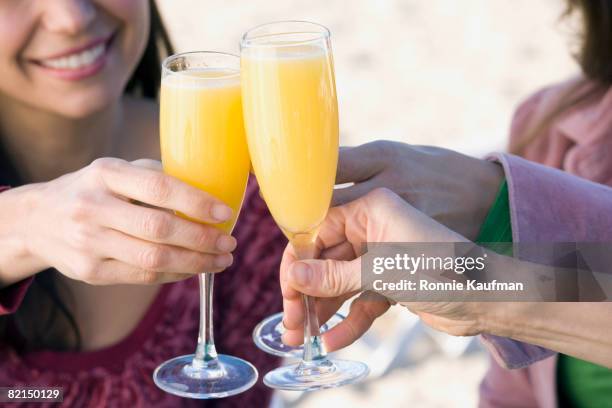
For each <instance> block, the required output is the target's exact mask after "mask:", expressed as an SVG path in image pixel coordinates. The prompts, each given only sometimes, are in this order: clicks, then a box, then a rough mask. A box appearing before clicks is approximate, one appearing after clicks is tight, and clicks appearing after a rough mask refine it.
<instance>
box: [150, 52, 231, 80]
mask: <svg viewBox="0 0 612 408" xmlns="http://www.w3.org/2000/svg"><path fill="white" fill-rule="evenodd" d="M206 55H218V56H221V57H231V58H232V59H236V62H237V63H238V64H237V68H236V72H235V73H228V74H227V75H221V76H216V77H210V78H206V77H198V76H190V78H193V80H194V81H216V80H220V79H229V78H234V77H239V76H240V56H238V55H236V54H232V53H231V52H224V51H186V52H179V53H176V54H172V55H169V56H167V57H166V58H164V60H163V61H162V63H161V69H162V77H163V76H165V75H181V74H183V75H184V73H185V72H187V71H189V70H183V71H173V70H172V69H170V68H168V65H169V64H170V63H171V62H172V61H174V60H176V59H179V58H183V57H195V56H206ZM211 68H231V67H228V66H211ZM232 69H233V68H232Z"/></svg>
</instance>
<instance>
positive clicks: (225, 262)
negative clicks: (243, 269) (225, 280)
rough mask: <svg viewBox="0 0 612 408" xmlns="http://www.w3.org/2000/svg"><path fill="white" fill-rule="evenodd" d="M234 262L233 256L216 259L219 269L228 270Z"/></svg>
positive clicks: (225, 255)
mask: <svg viewBox="0 0 612 408" xmlns="http://www.w3.org/2000/svg"><path fill="white" fill-rule="evenodd" d="M232 262H234V257H233V256H232V254H223V255H217V256H216V257H215V266H216V267H217V268H227V267H228V266H230V265H231V264H232Z"/></svg>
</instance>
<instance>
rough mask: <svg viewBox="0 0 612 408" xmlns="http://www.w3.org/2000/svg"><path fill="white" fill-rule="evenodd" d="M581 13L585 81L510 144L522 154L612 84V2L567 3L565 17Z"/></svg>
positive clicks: (581, 62)
mask: <svg viewBox="0 0 612 408" xmlns="http://www.w3.org/2000/svg"><path fill="white" fill-rule="evenodd" d="M575 14H579V19H580V31H579V32H578V33H576V35H577V39H578V48H577V50H576V51H575V52H574V53H573V56H574V58H575V59H576V61H577V62H578V64H579V65H580V68H581V70H582V74H583V78H582V79H581V80H579V81H576V82H575V83H574V84H572V86H570V87H568V88H567V89H566V90H564V91H563V94H562V95H561V97H560V98H559V103H558V105H557V106H554V107H553V108H552V109H550V111H549V112H548V113H547V114H546V115H545V116H544V117H543V118H542V119H541V120H540V121H539V122H537V123H534V124H532V125H531V126H530V127H529V128H528V129H527V130H526V131H525V132H524V134H523V135H521V137H520V138H519V139H517V140H516V141H514V142H513V143H512V144H511V145H510V149H509V150H510V152H511V153H514V154H522V153H523V152H524V149H525V147H527V145H529V144H530V143H531V142H533V141H534V140H535V139H536V138H537V137H538V136H539V135H541V134H542V133H543V131H544V130H546V128H547V127H548V126H550V124H551V123H552V122H553V121H554V120H555V119H556V118H558V117H559V116H560V115H562V114H563V113H565V112H566V111H567V110H568V109H570V108H572V107H575V106H577V105H579V104H582V103H585V102H587V101H589V100H591V98H594V97H597V96H599V95H601V94H602V93H603V92H605V91H606V90H607V88H608V87H609V86H610V85H612V3H611V2H610V1H609V0H567V8H566V10H565V12H564V13H563V15H562V17H569V16H573V15H575Z"/></svg>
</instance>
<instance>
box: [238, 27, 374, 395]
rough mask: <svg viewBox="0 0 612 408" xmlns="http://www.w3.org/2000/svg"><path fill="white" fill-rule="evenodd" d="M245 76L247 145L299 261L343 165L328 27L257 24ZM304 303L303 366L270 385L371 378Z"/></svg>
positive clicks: (314, 385) (247, 48) (308, 386)
mask: <svg viewBox="0 0 612 408" xmlns="http://www.w3.org/2000/svg"><path fill="white" fill-rule="evenodd" d="M241 71H242V98H243V110H244V118H245V129H246V132H247V142H248V145H249V152H250V154H251V160H252V162H253V169H254V171H255V175H256V176H257V180H258V182H259V184H260V187H261V192H262V195H263V197H264V199H265V201H266V203H267V205H268V207H269V209H270V212H271V213H272V216H273V217H274V220H275V221H276V223H277V224H278V225H279V227H280V228H281V229H282V230H283V232H284V233H285V235H286V236H287V238H288V239H289V241H290V242H291V245H292V246H293V247H294V249H295V251H296V253H297V255H298V257H299V258H300V259H309V258H313V257H314V256H315V240H316V238H317V234H318V230H319V227H320V225H321V223H322V222H323V220H324V219H325V216H326V215H327V210H328V208H329V205H330V202H331V196H332V192H333V187H334V183H335V178H336V166H337V163H338V106H337V101H336V87H335V82H334V68H333V62H332V56H331V46H330V39H329V30H327V29H326V28H325V27H323V26H321V25H318V24H314V23H308V22H300V21H287V22H279V23H271V24H265V25H262V26H259V27H256V28H254V29H252V30H250V31H248V32H247V33H246V34H245V35H244V36H243V38H242V41H241ZM304 305H305V309H306V313H305V315H306V320H305V324H304V353H303V358H302V361H301V362H300V363H298V364H294V365H289V366H285V367H280V368H277V369H276V370H273V371H271V372H270V373H268V374H267V375H266V376H265V377H264V383H265V384H266V385H268V386H270V387H273V388H279V389H286V390H296V391H310V390H316V389H321V388H331V387H337V386H340V385H344V384H349V383H353V382H355V381H357V380H359V379H361V378H363V377H365V376H366V375H367V373H368V367H367V366H366V365H365V364H363V363H361V362H356V361H345V360H331V359H329V358H328V357H327V355H326V352H325V349H324V347H323V344H322V342H321V338H320V332H319V323H318V319H317V315H316V312H315V301H314V299H313V298H311V297H309V296H304Z"/></svg>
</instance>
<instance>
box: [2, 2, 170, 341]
mask: <svg viewBox="0 0 612 408" xmlns="http://www.w3.org/2000/svg"><path fill="white" fill-rule="evenodd" d="M149 4H150V13H151V20H150V23H151V24H150V27H151V28H150V32H149V38H148V40H147V44H146V48H145V51H144V54H143V56H142V58H141V60H140V62H139V63H138V66H137V67H136V69H135V71H134V73H133V74H132V77H131V78H130V80H129V81H128V84H127V86H126V89H125V92H126V93H131V94H136V95H139V96H142V97H144V98H156V97H157V94H158V92H159V85H160V80H161V60H162V59H163V58H165V57H166V56H168V55H170V54H172V53H173V47H172V44H171V42H170V38H169V36H168V33H167V31H166V29H165V27H164V24H163V21H162V19H161V16H160V14H159V10H158V8H157V6H156V4H155V2H154V0H149ZM3 184H8V185H11V186H19V185H22V184H24V182H23V180H21V179H20V177H19V174H18V172H17V170H16V168H15V166H14V165H13V164H12V163H11V160H10V157H9V156H8V155H7V154H6V152H5V151H4V149H2V146H0V185H3ZM58 273H59V272H58V271H57V270H55V269H54V268H50V269H47V270H45V271H42V272H39V273H37V274H36V276H35V278H34V281H33V282H32V285H31V286H30V288H29V290H28V292H27V293H26V296H25V298H24V300H23V302H22V304H21V306H20V308H19V309H18V310H17V312H15V313H14V314H12V315H7V316H0V339H2V341H3V342H5V343H10V344H12V345H13V347H15V348H16V349H18V350H20V351H24V350H37V349H48V350H49V349H50V350H79V349H80V348H81V335H80V332H79V328H78V325H77V323H76V320H75V319H74V315H73V310H74V309H73V308H74V303H73V302H72V299H71V297H70V291H69V290H67V288H64V287H62V286H61V285H58V283H59V281H58V279H57V278H56V276H57V274H58Z"/></svg>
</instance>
